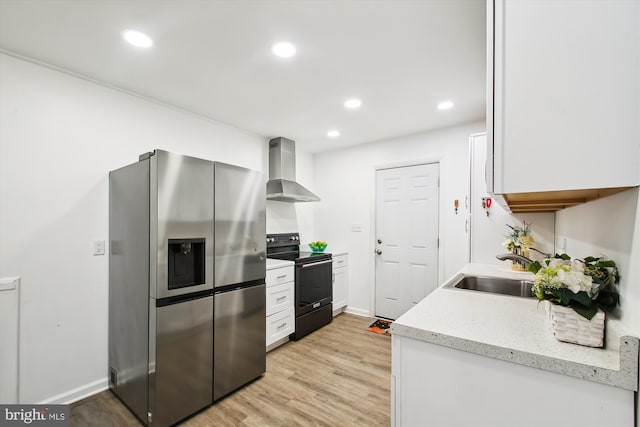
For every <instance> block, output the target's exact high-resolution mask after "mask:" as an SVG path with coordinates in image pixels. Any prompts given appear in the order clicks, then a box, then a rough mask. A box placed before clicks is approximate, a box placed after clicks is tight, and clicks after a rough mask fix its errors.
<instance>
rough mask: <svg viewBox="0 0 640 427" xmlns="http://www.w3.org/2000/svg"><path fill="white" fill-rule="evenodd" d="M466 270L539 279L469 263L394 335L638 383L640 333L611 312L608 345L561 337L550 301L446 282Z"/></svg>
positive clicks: (397, 325)
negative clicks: (629, 329)
mask: <svg viewBox="0 0 640 427" xmlns="http://www.w3.org/2000/svg"><path fill="white" fill-rule="evenodd" d="M460 274H466V275H477V276H492V277H509V278H524V279H529V280H532V279H533V274H532V273H528V272H516V271H513V270H510V269H509V268H508V267H506V266H505V267H501V266H494V265H484V264H468V265H467V266H465V267H464V268H463V269H462V270H460V272H459V273H457V274H456V275H454V276H453V277H452V278H451V279H449V280H447V282H445V283H444V284H443V285H442V286H441V287H439V288H438V289H436V290H435V291H434V292H432V293H431V294H429V295H428V296H427V297H426V298H424V299H423V300H422V301H421V302H420V303H418V304H417V305H416V306H415V307H414V308H412V309H411V310H409V311H408V312H406V313H405V314H403V315H402V316H401V317H400V318H399V319H397V320H396V321H395V322H393V324H392V326H391V329H392V336H393V335H398V336H405V337H409V338H414V339H418V340H422V341H426V342H429V343H433V344H439V345H443V346H446V347H451V348H455V349H458V350H463V351H467V352H470V353H475V354H479V355H483V356H488V357H494V358H497V359H501V360H505V361H509V362H514V363H519V364H522V365H527V366H531V367H534V368H539V369H544V370H548V371H552V372H557V373H561V374H565V375H569V376H574V377H578V378H583V379H587V380H590V381H595V382H600V383H604V384H609V385H613V386H616V387H620V388H624V389H627V390H634V391H636V390H637V389H638V384H637V382H638V381H637V380H638V347H639V345H638V338H636V337H631V336H628V335H625V333H624V331H623V330H622V329H623V328H622V326H621V325H620V323H619V322H618V321H617V320H614V319H610V318H609V316H608V318H607V323H606V331H605V338H606V345H605V348H604V349H602V348H591V347H584V346H580V345H575V344H569V343H564V342H560V341H557V340H556V339H555V337H554V336H553V334H552V332H551V331H550V326H549V319H548V317H547V313H546V310H545V303H542V302H539V301H538V299H536V298H521V297H513V296H506V295H499V294H492V293H487V292H476V291H468V290H461V289H455V288H445V287H444V286H446V285H447V284H449V283H450V282H451V281H454V280H456V279H457V278H458V277H459V275H460Z"/></svg>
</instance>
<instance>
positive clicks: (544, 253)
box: [529, 248, 553, 258]
mask: <svg viewBox="0 0 640 427" xmlns="http://www.w3.org/2000/svg"><path fill="white" fill-rule="evenodd" d="M529 249H531V250H532V251H536V252H538V253H539V254H540V255H542V256H543V257H545V258H553V255H551V254H548V253H546V252H542V251H541V250H540V249H536V248H529Z"/></svg>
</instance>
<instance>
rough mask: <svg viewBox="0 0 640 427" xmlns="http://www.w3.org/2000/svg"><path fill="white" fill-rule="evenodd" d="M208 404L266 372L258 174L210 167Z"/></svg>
mask: <svg viewBox="0 0 640 427" xmlns="http://www.w3.org/2000/svg"><path fill="white" fill-rule="evenodd" d="M214 194H215V203H214V205H215V211H214V215H215V235H214V239H215V243H214V251H215V263H214V264H215V279H214V291H215V296H214V299H215V309H214V322H213V324H214V346H213V349H214V350H213V399H214V400H217V399H219V398H221V397H222V396H224V395H226V394H228V393H230V392H231V391H233V390H235V389H237V388H238V387H241V386H242V385H244V384H246V383H247V382H249V381H251V380H253V379H255V378H257V377H259V376H260V375H262V374H263V373H264V372H265V369H266V331H265V328H266V302H265V299H266V288H265V275H266V261H265V259H266V208H265V203H266V198H265V185H264V177H263V175H262V174H261V173H259V172H256V171H250V170H247V169H244V168H239V167H237V166H232V165H227V164H224V163H219V162H216V163H215V193H214Z"/></svg>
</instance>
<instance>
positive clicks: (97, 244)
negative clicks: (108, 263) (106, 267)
mask: <svg viewBox="0 0 640 427" xmlns="http://www.w3.org/2000/svg"><path fill="white" fill-rule="evenodd" d="M93 255H94V256H95V255H104V240H96V241H94V242H93Z"/></svg>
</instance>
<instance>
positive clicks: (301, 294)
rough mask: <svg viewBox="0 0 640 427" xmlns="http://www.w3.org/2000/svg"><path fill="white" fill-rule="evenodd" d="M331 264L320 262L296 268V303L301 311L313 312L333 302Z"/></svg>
mask: <svg viewBox="0 0 640 427" xmlns="http://www.w3.org/2000/svg"><path fill="white" fill-rule="evenodd" d="M331 262H332V261H331V260H329V261H320V262H316V263H308V264H303V265H298V266H296V303H297V306H298V309H299V310H300V309H305V308H308V310H312V309H314V308H317V307H320V306H321V305H325V304H328V303H330V302H331V299H332V283H331V281H332V280H331V272H332V269H331ZM316 304H317V305H316ZM314 306H315V307H314ZM304 311H307V310H304Z"/></svg>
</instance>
